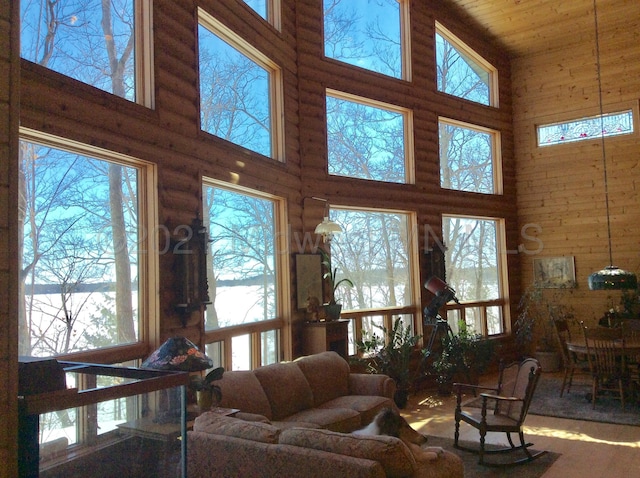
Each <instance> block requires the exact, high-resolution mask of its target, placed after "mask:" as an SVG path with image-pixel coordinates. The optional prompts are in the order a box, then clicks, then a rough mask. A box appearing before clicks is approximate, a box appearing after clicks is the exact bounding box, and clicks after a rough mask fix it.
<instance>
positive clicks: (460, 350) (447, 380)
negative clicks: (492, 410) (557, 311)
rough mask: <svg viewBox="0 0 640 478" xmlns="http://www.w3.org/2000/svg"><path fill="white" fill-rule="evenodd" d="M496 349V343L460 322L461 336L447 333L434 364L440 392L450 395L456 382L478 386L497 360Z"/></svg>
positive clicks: (424, 351)
mask: <svg viewBox="0 0 640 478" xmlns="http://www.w3.org/2000/svg"><path fill="white" fill-rule="evenodd" d="M494 349H495V345H494V342H493V341H491V340H487V339H485V338H484V337H483V336H482V335H481V334H476V333H474V332H471V331H469V329H468V327H467V324H466V322H464V321H462V320H461V321H459V322H458V333H457V334H447V335H446V336H445V337H444V338H443V339H442V350H441V351H440V355H439V356H438V357H437V358H436V360H435V361H434V362H433V364H432V368H433V370H434V371H435V373H436V382H437V383H438V390H439V392H440V393H441V394H443V395H448V394H450V393H451V390H452V386H453V382H454V381H455V380H458V381H460V382H464V383H472V384H475V383H477V382H478V377H479V376H480V375H481V374H482V373H483V372H484V371H485V370H486V368H487V366H488V365H489V364H490V363H491V360H493V357H494ZM426 352H427V351H426V350H423V353H425V354H426Z"/></svg>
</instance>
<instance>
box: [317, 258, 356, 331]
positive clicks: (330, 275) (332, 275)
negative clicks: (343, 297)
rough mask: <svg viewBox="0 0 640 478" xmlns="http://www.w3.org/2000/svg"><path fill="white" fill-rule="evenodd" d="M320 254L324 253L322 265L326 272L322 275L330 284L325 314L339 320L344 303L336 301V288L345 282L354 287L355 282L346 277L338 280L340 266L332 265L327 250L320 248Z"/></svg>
mask: <svg viewBox="0 0 640 478" xmlns="http://www.w3.org/2000/svg"><path fill="white" fill-rule="evenodd" d="M320 254H321V255H322V265H323V266H324V268H325V273H324V274H323V275H322V278H323V279H324V280H326V281H327V282H328V284H329V297H328V299H329V301H328V302H327V303H325V304H324V312H325V316H326V318H327V320H338V319H339V318H340V312H341V311H342V304H340V303H338V302H337V301H336V290H337V289H338V287H340V286H341V285H343V284H344V285H345V286H349V287H353V282H351V279H347V278H346V277H344V278H342V279H340V280H338V281H337V280H336V277H337V274H338V268H337V267H336V268H333V267H332V266H331V257H330V256H329V254H327V252H326V251H324V250H322V249H320Z"/></svg>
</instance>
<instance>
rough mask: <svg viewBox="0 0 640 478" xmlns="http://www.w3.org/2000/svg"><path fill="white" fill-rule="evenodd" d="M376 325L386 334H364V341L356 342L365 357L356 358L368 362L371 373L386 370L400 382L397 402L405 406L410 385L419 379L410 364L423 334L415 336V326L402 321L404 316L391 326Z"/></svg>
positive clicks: (397, 386)
mask: <svg viewBox="0 0 640 478" xmlns="http://www.w3.org/2000/svg"><path fill="white" fill-rule="evenodd" d="M374 327H376V328H378V329H380V331H381V332H382V335H378V334H376V333H375V332H374V333H372V334H370V335H364V334H363V338H362V340H360V341H358V342H356V346H357V348H358V351H359V352H360V353H361V354H362V357H360V358H356V359H354V360H355V361H357V362H360V363H364V364H365V365H366V367H367V371H368V372H369V373H382V374H385V375H388V376H389V377H391V378H392V379H393V380H394V381H395V383H396V395H395V396H394V401H395V402H396V405H398V407H399V408H404V407H405V406H406V404H407V397H408V394H409V388H410V386H411V383H412V380H413V378H415V377H414V375H415V374H414V373H412V372H411V367H410V365H411V364H410V362H411V355H412V353H413V351H414V350H415V348H416V346H417V345H418V343H419V342H420V339H421V338H422V336H421V335H414V334H413V331H412V330H411V327H409V326H406V327H405V326H404V325H403V324H402V319H401V318H400V317H398V318H396V319H395V321H394V322H393V326H392V328H391V329H387V328H386V327H384V326H381V325H375V324H374Z"/></svg>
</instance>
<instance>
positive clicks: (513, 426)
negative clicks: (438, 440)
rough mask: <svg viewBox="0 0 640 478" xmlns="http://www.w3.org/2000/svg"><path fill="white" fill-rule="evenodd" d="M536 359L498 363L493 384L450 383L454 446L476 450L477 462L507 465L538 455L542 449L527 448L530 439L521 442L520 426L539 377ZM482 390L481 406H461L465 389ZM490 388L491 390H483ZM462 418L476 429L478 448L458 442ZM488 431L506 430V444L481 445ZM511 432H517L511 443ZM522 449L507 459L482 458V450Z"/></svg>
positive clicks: (487, 464) (522, 461)
mask: <svg viewBox="0 0 640 478" xmlns="http://www.w3.org/2000/svg"><path fill="white" fill-rule="evenodd" d="M540 371H541V367H540V363H539V362H538V361H537V360H536V359H534V358H527V359H525V360H523V361H522V362H514V363H512V364H510V365H507V366H504V365H503V364H502V363H501V364H500V373H499V377H498V383H497V385H496V386H495V387H483V386H479V385H469V384H463V383H456V384H454V388H455V389H456V410H455V434H454V446H455V447H456V448H459V449H461V450H466V451H470V452H472V453H477V454H479V460H478V463H479V464H480V465H485V466H509V465H519V464H522V463H527V462H529V461H532V460H535V459H536V458H538V457H540V456H542V455H543V454H544V453H546V452H545V451H544V450H543V451H537V452H535V453H532V452H531V451H530V450H529V447H530V446H531V443H525V441H524V433H523V426H524V420H525V418H526V417H527V412H528V411H529V405H530V404H531V399H532V398H533V393H534V391H535V389H536V385H537V384H538V379H539V378H540ZM478 390H485V392H483V393H480V399H481V403H482V407H481V408H477V407H469V406H465V408H463V404H462V396H463V394H464V393H465V391H467V392H469V391H473V392H474V393H475V392H476V391H478ZM486 391H491V392H492V393H486ZM461 421H462V422H465V423H468V424H469V425H471V426H472V427H474V428H476V429H478V431H479V432H480V444H479V447H478V448H468V447H465V446H463V445H460V444H459V442H458V439H459V437H460V422H461ZM488 432H502V433H506V434H507V440H508V441H509V445H510V446H509V447H506V448H499V449H490V450H487V449H485V438H486V435H487V433H488ZM511 433H517V434H518V436H519V438H520V444H519V445H515V444H514V443H513V440H512V439H511ZM516 451H522V452H524V455H525V456H524V457H522V458H520V459H515V460H512V461H508V462H500V463H497V462H493V461H489V462H486V461H485V459H484V457H485V454H495V453H500V454H504V453H509V452H516Z"/></svg>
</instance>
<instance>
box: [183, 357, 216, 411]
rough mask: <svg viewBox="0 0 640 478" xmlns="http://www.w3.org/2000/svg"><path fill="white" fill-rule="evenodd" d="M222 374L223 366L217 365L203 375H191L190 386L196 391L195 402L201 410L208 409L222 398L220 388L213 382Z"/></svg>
mask: <svg viewBox="0 0 640 478" xmlns="http://www.w3.org/2000/svg"><path fill="white" fill-rule="evenodd" d="M223 374H224V368H223V367H218V368H214V369H213V370H211V371H210V372H209V373H207V374H206V375H205V376H204V377H202V376H201V375H194V376H192V377H191V382H190V384H189V386H190V388H191V389H192V390H194V391H195V392H196V402H197V404H198V408H199V409H200V411H201V412H204V411H206V410H209V409H210V408H211V407H212V406H213V405H217V404H218V403H220V400H222V390H221V389H220V387H219V386H218V385H216V384H215V383H214V382H215V381H217V380H220V379H221V378H222V375H223Z"/></svg>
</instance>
